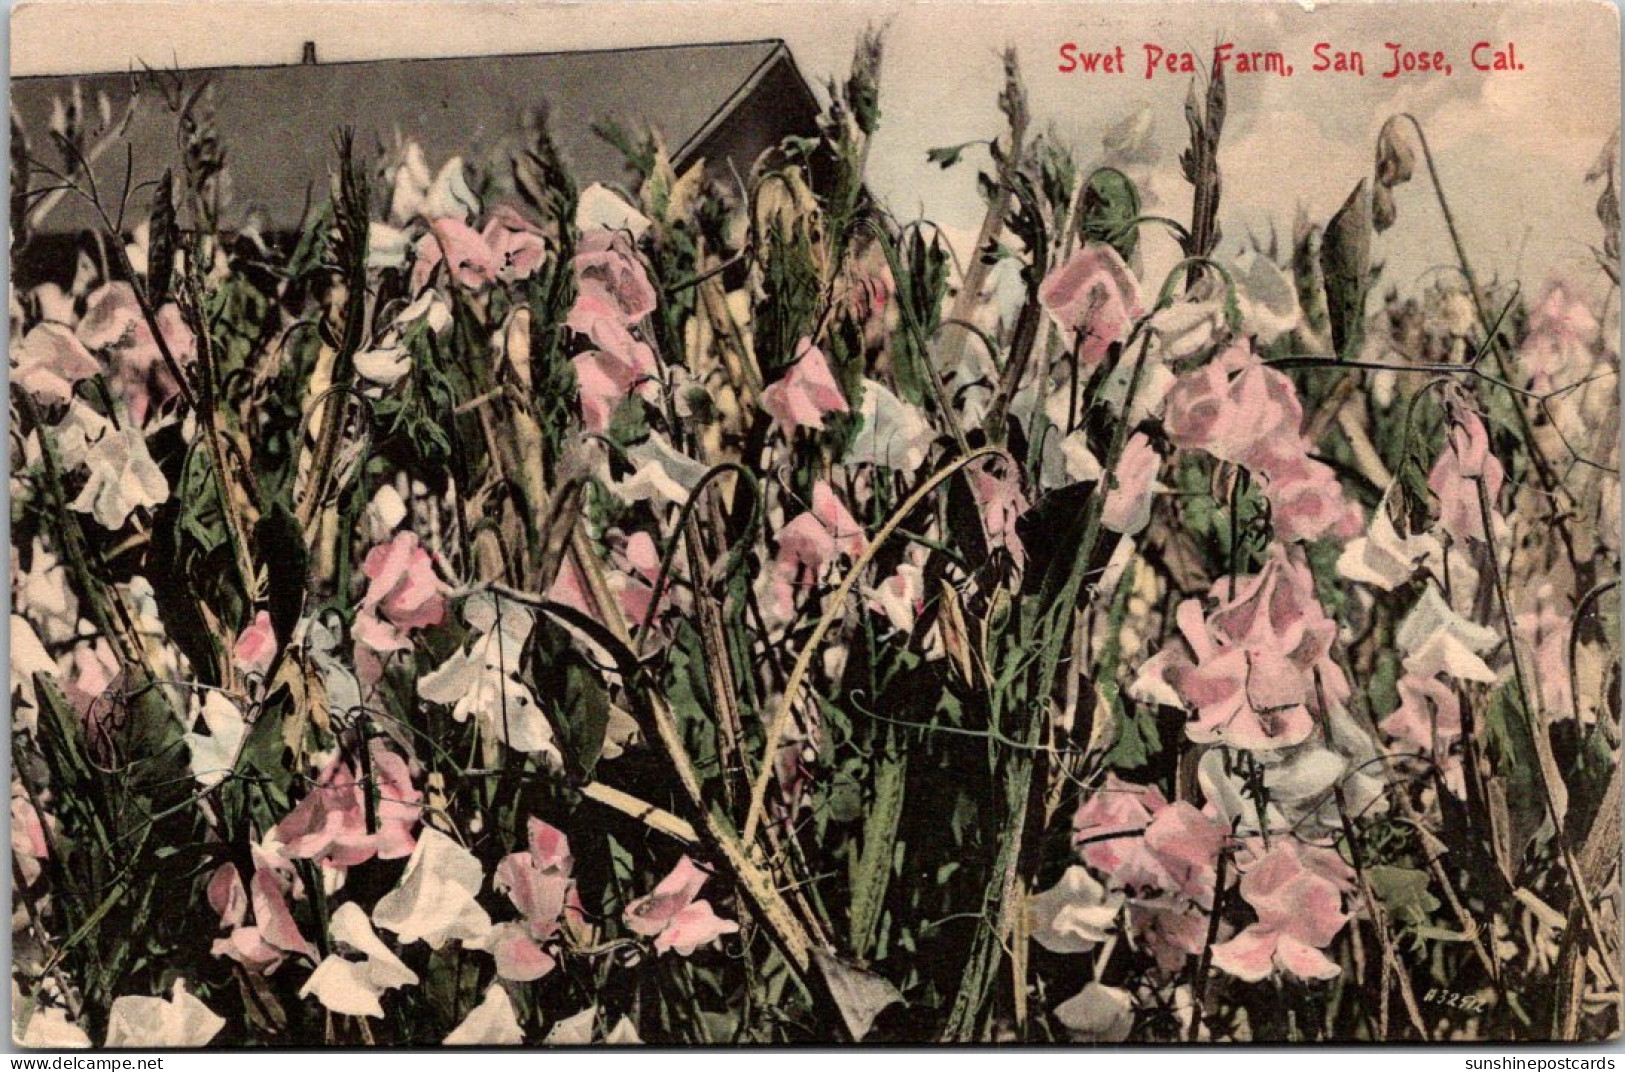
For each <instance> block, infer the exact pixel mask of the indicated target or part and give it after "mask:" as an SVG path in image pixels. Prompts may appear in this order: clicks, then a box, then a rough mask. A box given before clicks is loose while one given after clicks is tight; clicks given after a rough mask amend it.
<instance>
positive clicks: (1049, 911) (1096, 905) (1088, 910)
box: [1028, 864, 1123, 953]
mask: <svg viewBox="0 0 1625 1072" xmlns="http://www.w3.org/2000/svg"><path fill="white" fill-rule="evenodd" d="M1028 907H1029V909H1030V911H1031V912H1032V921H1033V927H1032V936H1033V941H1035V942H1037V943H1038V944H1039V945H1041V946H1043V947H1044V948H1045V949H1048V950H1050V951H1052V952H1055V953H1087V952H1088V951H1089V950H1091V949H1093V948H1094V947H1095V946H1097V945H1099V944H1100V943H1101V942H1104V941H1105V940H1106V937H1107V935H1108V934H1109V933H1110V932H1111V927H1112V923H1113V922H1114V921H1115V920H1116V919H1117V913H1118V910H1119V909H1121V908H1122V907H1123V898H1122V896H1121V895H1120V894H1115V893H1108V892H1107V890H1106V887H1105V886H1103V885H1102V884H1101V883H1100V882H1099V881H1098V880H1096V878H1095V877H1094V876H1093V875H1091V874H1090V873H1089V869H1088V868H1087V867H1084V866H1083V865H1082V864H1074V865H1073V866H1071V867H1069V868H1067V869H1066V874H1064V875H1062V876H1061V881H1059V882H1057V883H1056V884H1055V885H1054V886H1052V887H1050V888H1049V889H1047V890H1045V891H1044V892H1043V893H1039V894H1034V895H1033V896H1032V898H1031V899H1030V900H1029V901H1028Z"/></svg>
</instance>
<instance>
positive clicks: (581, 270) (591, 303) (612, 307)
mask: <svg viewBox="0 0 1625 1072" xmlns="http://www.w3.org/2000/svg"><path fill="white" fill-rule="evenodd" d="M570 267H571V269H572V270H573V271H574V273H575V279H576V300H575V304H574V305H573V306H571V307H570V315H569V317H568V319H567V320H566V323H568V324H569V326H570V329H571V330H572V331H577V332H580V333H581V334H583V335H591V334H592V333H593V327H594V325H596V324H597V323H598V322H599V321H601V320H609V321H611V322H612V323H615V324H618V325H620V326H621V327H630V326H632V325H634V324H636V323H637V322H638V321H640V320H642V319H643V318H644V317H646V316H648V315H649V314H650V313H652V312H654V309H655V303H656V295H655V288H654V285H653V284H652V283H650V282H649V275H648V273H647V272H646V271H645V270H644V267H643V262H642V261H641V260H640V259H639V258H638V255H637V250H636V248H635V247H634V246H633V244H632V240H631V238H630V237H629V236H628V235H627V234H625V233H624V232H621V231H594V232H591V233H589V234H585V235H583V236H582V238H581V244H580V245H579V246H578V247H577V252H576V255H575V257H574V258H573V259H572V260H571V261H570Z"/></svg>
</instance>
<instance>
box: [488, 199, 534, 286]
mask: <svg viewBox="0 0 1625 1072" xmlns="http://www.w3.org/2000/svg"><path fill="white" fill-rule="evenodd" d="M480 238H481V240H482V241H484V243H485V246H486V248H487V249H489V250H490V251H491V255H492V257H493V259H494V260H495V261H496V264H497V266H498V267H497V271H496V277H497V279H499V280H501V281H502V282H504V283H516V282H518V281H519V280H521V279H529V278H530V277H531V276H533V275H535V274H536V270H537V269H538V268H540V267H541V266H542V265H543V264H544V263H546V261H547V240H546V239H545V238H544V237H543V236H542V232H541V230H540V229H539V228H538V227H537V226H536V225H535V224H533V223H531V222H530V221H529V220H527V219H525V217H524V216H522V215H520V214H519V213H518V212H517V211H516V210H514V209H512V208H510V207H508V206H507V205H498V206H497V207H496V208H494V209H492V210H491V213H490V215H489V216H488V217H487V218H486V221H485V227H484V228H483V229H482V230H481V231H480Z"/></svg>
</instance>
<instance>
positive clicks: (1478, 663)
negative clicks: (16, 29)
mask: <svg viewBox="0 0 1625 1072" xmlns="http://www.w3.org/2000/svg"><path fill="white" fill-rule="evenodd" d="M881 58H882V42H881V41H880V39H879V38H868V39H865V40H864V41H863V42H861V43H860V46H859V49H858V51H857V54H856V57H855V60H854V63H853V67H852V71H851V74H850V77H849V78H848V79H847V80H846V81H845V82H844V83H842V84H839V85H836V86H834V87H832V90H831V102H830V105H829V108H828V111H827V113H826V115H825V125H824V130H823V134H822V136H821V137H820V138H816V139H797V140H792V141H789V142H786V143H785V144H784V145H783V146H781V147H780V148H778V149H777V150H775V151H772V152H770V153H768V154H767V155H765V156H764V157H763V158H762V159H760V160H759V161H758V162H757V165H756V167H755V168H754V169H753V170H752V171H751V172H750V174H748V175H746V176H742V177H741V180H740V181H739V182H738V183H736V184H732V185H729V184H726V183H721V182H719V181H713V180H711V179H707V178H706V177H705V172H704V170H703V168H702V167H700V166H698V165H696V166H695V167H694V168H692V169H689V170H687V171H685V172H684V173H682V174H678V173H677V172H676V171H675V170H674V169H673V167H672V165H671V162H670V158H669V156H668V154H667V151H666V149H665V147H664V146H663V144H662V142H661V140H660V138H659V134H658V132H655V131H627V130H622V129H618V128H606V129H604V131H603V134H604V136H605V137H606V138H609V139H611V140H612V141H614V142H615V144H617V145H618V146H619V147H620V148H621V150H622V151H623V152H624V154H625V157H626V159H627V162H628V165H629V167H630V169H632V171H634V172H635V173H636V174H637V175H638V176H639V177H640V183H639V184H637V185H636V186H635V188H628V189H618V188H611V187H609V186H606V185H602V184H592V185H587V186H584V187H583V186H579V185H578V184H577V183H576V181H575V180H573V179H572V177H571V174H570V171H569V167H568V161H564V160H561V159H560V158H559V155H558V153H557V152H556V150H555V149H554V147H553V143H552V141H551V140H550V138H549V137H548V134H547V130H546V125H545V119H543V118H541V117H539V118H538V122H537V124H536V126H535V131H534V141H533V144H532V147H531V148H530V149H529V150H528V151H525V152H522V153H520V154H518V155H517V156H515V157H514V158H513V159H512V161H511V166H510V167H509V168H507V169H505V170H504V169H498V170H496V171H494V172H492V173H478V172H476V170H475V169H473V168H470V167H467V166H465V164H464V162H463V161H462V160H461V159H451V160H428V159H425V157H424V154H423V153H422V151H421V150H420V149H419V148H418V147H417V146H416V145H414V144H412V143H411V142H410V141H405V142H403V143H402V144H399V145H394V146H385V147H377V146H361V145H358V144H352V143H351V140H350V139H349V138H347V137H344V136H342V135H341V136H340V137H339V138H338V139H337V140H336V143H335V147H334V156H333V172H334V177H333V182H332V189H331V197H330V199H328V200H327V202H326V203H325V205H322V206H319V207H318V209H316V210H313V212H312V214H311V218H310V220H309V222H308V224H307V226H306V227H305V229H304V230H303V232H302V233H301V234H299V235H297V236H295V239H296V240H295V241H293V242H291V243H289V244H287V245H286V246H280V245H277V244H274V243H270V242H268V241H267V240H265V239H263V238H261V237H260V236H258V235H256V234H254V233H252V232H245V233H226V232H224V231H222V230H221V229H220V228H218V227H217V226H216V225H215V223H214V221H215V220H216V219H218V218H219V217H218V209H219V206H220V205H221V203H222V201H223V199H224V198H225V197H226V196H228V192H229V184H228V182H227V179H228V178H229V174H230V171H229V164H228V161H229V154H227V153H226V152H225V151H224V149H223V148H222V145H221V144H220V139H219V138H218V137H217V135H216V133H215V132H214V131H213V130H212V128H211V124H210V118H209V113H208V97H207V95H205V94H193V95H192V96H191V97H190V99H189V100H188V104H187V108H188V109H189V110H188V111H187V112H186V113H185V114H184V115H182V116H181V117H180V122H179V126H178V129H179V130H180V131H181V132H182V142H181V146H180V150H181V151H180V152H179V153H178V154H177V157H176V162H175V168H174V170H173V171H172V172H171V173H170V174H168V175H166V176H165V177H164V179H163V180H162V181H161V182H159V183H156V184H146V185H139V184H138V185H135V186H133V187H131V188H129V189H126V190H124V191H108V190H106V189H97V188H96V187H95V186H94V185H93V184H91V183H89V182H87V181H86V178H87V176H88V175H89V173H90V172H89V170H88V166H87V163H86V160H87V156H88V155H89V154H90V153H92V152H95V151H97V150H98V144H97V138H98V137H99V136H100V127H101V124H102V123H103V122H105V118H101V119H99V118H98V106H97V103H96V102H95V101H91V100H84V99H75V100H68V101H64V102H62V108H61V109H60V111H59V116H58V120H57V122H56V124H55V129H54V130H53V131H52V134H51V137H50V139H49V140H42V141H37V142H35V143H29V144H23V145H21V146H17V147H16V151H15V152H14V156H13V189H14V191H15V196H14V200H13V222H14V225H16V227H17V228H18V233H17V236H16V242H17V243H18V248H24V246H25V245H26V243H27V242H29V241H30V234H29V229H30V227H31V226H32V225H33V224H36V223H37V222H38V221H39V220H40V219H41V218H42V217H43V214H44V213H48V212H49V211H50V210H51V207H52V205H53V204H54V203H56V202H58V201H60V199H61V198H63V197H72V198H83V199H86V200H87V201H90V202H93V203H94V205H95V206H96V208H97V210H98V212H99V213H100V214H101V219H102V220H103V221H104V223H105V224H106V228H105V233H103V234H101V235H100V236H99V237H98V238H97V240H96V241H95V242H94V243H91V244H90V245H89V246H87V250H88V252H87V253H86V254H85V255H84V256H83V257H81V259H80V261H79V263H78V267H77V270H76V271H74V272H70V273H69V275H70V276H71V280H72V281H71V283H69V284H63V285H58V284H55V283H41V284H38V285H34V286H31V287H27V288H19V289H16V290H14V292H13V294H12V300H11V329H12V340H13V341H12V347H11V384H12V388H11V458H12V466H11V490H12V502H13V512H12V541H13V552H12V555H13V557H12V600H13V613H12V618H11V644H12V647H11V667H12V669H11V700H12V712H13V717H12V733H13V738H12V740H13V746H12V754H13V778H12V786H11V815H12V852H13V878H14V887H15V897H14V906H15V910H14V914H13V919H12V927H13V940H14V948H15V961H14V968H13V970H14V976H13V978H14V984H13V985H14V988H15V995H16V1007H17V1023H16V1029H15V1030H16V1035H17V1037H18V1039H20V1040H21V1041H22V1042H24V1043H26V1044H28V1045H33V1046H53V1047H54V1046H85V1045H108V1046H130V1047H155V1046H201V1045H218V1046H224V1045H233V1046H237V1045H242V1046H262V1045H294V1044H300V1045H318V1044H342V1045H357V1044H361V1045H378V1046H388V1045H407V1044H411V1045H423V1044H438V1043H441V1042H445V1043H448V1044H485V1045H508V1044H520V1043H529V1044H538V1043H612V1044H615V1043H629V1042H636V1041H639V1040H642V1041H647V1042H660V1043H666V1044H674V1043H677V1044H680V1043H712V1044H730V1043H809V1042H842V1041H853V1040H864V1041H870V1042H876V1041H916V1042H919V1041H931V1040H943V1041H997V1042H1045V1043H1048V1042H1058V1041H1067V1040H1077V1041H1122V1040H1127V1039H1133V1040H1139V1041H1175V1040H1179V1041H1184V1040H1192V1041H1197V1040H1213V1041H1247V1040H1277V1041H1282V1040H1292V1041H1313V1040H1320V1039H1365V1040H1373V1039H1376V1040H1420V1039H1428V1040H1465V1039H1473V1038H1497V1039H1521V1038H1582V1037H1583V1038H1593V1037H1598V1036H1602V1035H1606V1034H1611V1033H1614V1032H1616V1031H1617V1030H1618V1029H1619V1021H1618V1007H1619V995H1620V956H1619V939H1618V934H1619V923H1620V920H1619V916H1618V910H1617V894H1618V887H1617V870H1618V867H1617V865H1618V853H1619V840H1618V824H1617V821H1616V819H1615V816H1616V815H1617V812H1618V808H1619V767H1618V762H1617V758H1618V746H1619V732H1620V731H1619V723H1618V721H1617V718H1616V711H1617V701H1618V688H1619V682H1618V672H1617V665H1616V654H1617V650H1618V621H1617V613H1616V607H1617V603H1618V593H1617V592H1616V591H1615V587H1614V586H1615V584H1616V583H1617V582H1616V577H1617V570H1618V531H1617V523H1616V519H1617V517H1618V514H1619V497H1618V470H1617V464H1618V424H1617V416H1616V394H1617V390H1618V383H1617V374H1618V354H1617V352H1616V348H1615V343H1614V340H1615V339H1616V337H1617V316H1618V301H1617V297H1618V295H1617V284H1615V283H1614V282H1613V281H1614V280H1615V279H1617V268H1618V249H1617V243H1616V241H1615V239H1614V238H1613V235H1614V234H1615V232H1616V231H1617V228H1618V211H1617V198H1616V194H1615V189H1616V187H1615V171H1616V168H1617V161H1616V150H1615V149H1614V148H1609V149H1608V150H1606V151H1605V152H1604V156H1603V159H1602V160H1601V161H1600V162H1599V165H1598V168H1597V170H1596V172H1595V173H1594V174H1593V175H1592V176H1590V177H1586V176H1580V175H1575V176H1558V177H1555V178H1554V180H1553V181H1556V182H1568V181H1571V182H1574V183H1580V182H1584V181H1590V182H1592V183H1594V184H1596V187H1597V189H1598V192H1599V193H1600V195H1601V199H1600V201H1599V205H1598V212H1599V217H1600V221H1599V224H1598V227H1597V235H1598V249H1597V251H1596V256H1597V265H1598V268H1597V271H1596V272H1595V273H1594V277H1595V278H1593V279H1586V280H1568V281H1554V282H1546V281H1543V280H1539V279H1535V280H1531V281H1530V282H1529V283H1528V284H1527V285H1526V284H1524V283H1522V282H1520V281H1517V280H1506V279H1497V280H1493V281H1491V280H1486V279H1481V278H1478V277H1477V276H1475V274H1474V273H1473V270H1472V262H1471V252H1472V251H1471V250H1469V249H1466V248H1464V247H1463V246H1462V245H1461V244H1460V243H1459V242H1458V243H1457V244H1456V246H1455V248H1454V249H1452V250H1447V251H1441V254H1440V255H1441V257H1444V256H1449V257H1450V258H1452V266H1451V268H1450V269H1449V270H1447V271H1441V272H1438V273H1435V274H1433V275H1431V276H1429V277H1426V278H1425V279H1424V280H1423V282H1421V283H1419V284H1416V287H1415V289H1414V292H1400V291H1398V290H1395V289H1393V288H1392V287H1390V286H1389V285H1388V283H1387V281H1386V280H1384V279H1383V278H1382V276H1381V274H1380V267H1379V266H1378V265H1376V264H1375V263H1374V260H1373V256H1372V242H1373V235H1374V234H1375V233H1377V232H1379V231H1387V232H1389V234H1388V240H1394V239H1395V238H1396V237H1397V239H1398V240H1401V241H1403V240H1405V228H1406V226H1407V224H1408V223H1413V222H1414V221H1416V220H1420V219H1426V220H1427V221H1428V223H1429V224H1430V226H1436V223H1437V218H1438V216H1437V214H1439V213H1441V212H1442V213H1443V214H1444V215H1445V216H1446V217H1447V218H1448V216H1449V211H1450V209H1449V190H1448V180H1449V176H1448V175H1441V174H1439V173H1438V171H1437V169H1435V167H1434V166H1433V160H1432V157H1431V156H1430V155H1429V154H1428V148H1427V144H1426V141H1425V132H1424V130H1423V129H1422V127H1421V126H1420V125H1418V124H1416V123H1415V122H1414V121H1412V120H1410V119H1409V118H1408V117H1396V118H1395V119H1394V120H1392V121H1390V123H1389V124H1388V125H1387V126H1386V127H1385V128H1384V130H1383V134H1382V137H1381V138H1380V139H1379V141H1378V144H1376V145H1375V146H1374V147H1373V148H1374V168H1373V173H1372V175H1371V177H1370V178H1369V179H1368V180H1367V181H1366V182H1362V183H1361V184H1360V185H1359V186H1358V187H1357V188H1356V189H1354V190H1353V191H1352V192H1351V194H1350V196H1349V198H1348V201H1347V203H1346V204H1345V205H1344V206H1343V208H1342V210H1341V211H1340V212H1338V213H1337V214H1336V216H1335V217H1333V218H1332V219H1330V220H1322V221H1310V220H1301V221H1300V223H1299V225H1298V227H1297V228H1296V230H1295V233H1294V234H1293V236H1292V238H1291V241H1290V242H1285V241H1279V242H1278V241H1276V240H1271V241H1270V242H1268V243H1264V242H1258V241H1241V240H1238V239H1235V238H1231V237H1222V236H1221V233H1220V228H1219V220H1220V218H1221V216H1222V215H1223V212H1222V209H1223V197H1222V190H1223V186H1222V182H1221V174H1222V157H1223V137H1224V125H1225V112H1226V109H1227V105H1228V103H1229V102H1228V101H1227V91H1226V87H1225V84H1224V82H1223V79H1222V77H1221V78H1216V79H1214V80H1213V81H1211V82H1209V83H1201V84H1198V85H1195V86H1193V88H1192V90H1191V96H1190V98H1189V101H1188V103H1187V105H1186V111H1185V117H1186V119H1187V120H1188V125H1189V135H1190V138H1189V145H1188V147H1187V148H1185V150H1184V153H1183V156H1182V158H1181V162H1182V164H1183V169H1184V177H1185V179H1186V181H1187V182H1188V184H1189V194H1190V209H1189V212H1188V213H1175V214H1174V215H1167V214H1161V213H1164V212H1166V211H1167V210H1166V209H1164V208H1161V207H1159V209H1158V213H1159V214H1153V213H1151V212H1149V211H1145V210H1143V209H1142V206H1141V195H1140V191H1139V190H1138V188H1137V186H1136V183H1135V182H1134V180H1133V179H1131V178H1130V177H1129V176H1128V175H1127V174H1125V173H1124V172H1123V171H1120V170H1117V169H1115V168H1107V167H1101V168H1096V169H1095V170H1092V171H1091V170H1087V168H1088V167H1090V166H1092V165H1091V164H1090V163H1089V161H1088V160H1087V159H1085V158H1084V156H1083V155H1075V154H1074V153H1073V152H1072V151H1071V150H1070V149H1069V148H1068V147H1067V146H1066V145H1064V144H1062V143H1060V142H1058V141H1057V140H1056V139H1055V138H1054V137H1053V136H1051V135H1048V134H1042V133H1039V130H1040V129H1041V123H1040V117H1035V116H1030V115H1029V114H1028V106H1027V103H1026V98H1025V95H1024V93H1023V90H1022V86H1021V82H1020V78H1019V74H1018V72H1017V68H1016V63H1015V58H1014V57H1013V56H1011V57H1009V58H1008V60H1007V71H1008V82H1007V84H1006V85H1005V86H1004V87H1003V91H1002V94H1001V95H1000V97H999V101H1000V105H1001V108H1002V110H1003V112H1004V114H1005V116H1006V118H1007V120H1008V126H1007V128H1006V129H1004V130H1002V131H989V132H988V135H989V140H988V141H987V142H985V143H976V144H973V145H970V146H959V147H955V148H952V149H944V150H939V151H937V152H934V153H933V154H932V159H931V161H922V162H921V166H922V167H932V166H941V167H948V168H955V169H958V170H960V171H963V173H964V176H965V181H966V182H973V181H974V182H977V183H979V184H980V187H981V189H982V191H983V192H984V194H985V196H986V200H987V205H988V209H987V220H986V224H985V225H984V227H983V228H982V232H981V236H980V239H979V245H978V247H977V249H976V252H975V253H974V255H972V256H970V257H968V258H965V259H964V261H963V262H961V260H960V259H959V258H956V256H955V255H954V253H953V251H952V250H951V249H950V247H949V246H948V244H947V243H946V242H945V241H943V240H942V239H941V237H940V235H939V233H938V232H937V230H936V229H935V228H934V227H933V226H932V225H931V224H929V223H925V222H912V223H908V222H902V221H899V220H896V219H894V218H892V217H891V216H890V215H888V213H887V212H886V211H885V208H884V206H882V205H879V204H877V203H875V201H874V200H873V199H872V198H871V196H870V195H869V193H868V192H867V190H866V187H865V184H864V162H865V158H866V155H867V149H868V145H869V142H870V140H871V138H872V137H873V136H874V134H875V132H876V130H877V129H878V126H879V123H880V122H881V113H882V105H883V96H882V94H881V93H880V84H881V79H880V69H881ZM997 88H998V87H988V89H989V92H990V93H991V92H993V91H995V90H996V89H997ZM978 167H980V169H981V171H980V173H979V174H973V172H975V170H976V169H977V168H978ZM1282 182H1283V191H1282V193H1283V198H1285V199H1290V194H1291V189H1290V176H1286V177H1283V179H1282ZM1429 233H1432V232H1431V231H1430V232H1429ZM1451 234H1452V236H1454V234H1455V229H1454V225H1453V222H1452V223H1451ZM1169 236H1172V238H1173V240H1176V241H1177V242H1178V243H1179V244H1180V246H1181V248H1182V250H1183V259H1182V260H1181V261H1180V262H1179V264H1178V265H1177V267H1175V268H1174V270H1173V271H1172V272H1171V273H1169V274H1167V275H1166V276H1165V277H1159V278H1146V277H1145V274H1144V269H1143V268H1142V267H1141V266H1142V265H1143V263H1144V261H1145V257H1144V256H1143V253H1144V250H1143V248H1142V246H1143V244H1144V243H1147V242H1151V241H1160V242H1166V241H1168V240H1169ZM1007 262H1008V263H1007ZM1000 280H1002V281H1003V282H1000ZM1599 284H1601V285H1599ZM1005 299H1009V300H1005Z"/></svg>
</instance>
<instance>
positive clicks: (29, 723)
mask: <svg viewBox="0 0 1625 1072" xmlns="http://www.w3.org/2000/svg"><path fill="white" fill-rule="evenodd" d="M35 674H44V675H45V676H46V677H47V678H54V677H55V676H56V674H57V669H56V660H55V659H53V658H51V655H50V653H49V652H47V651H46V650H45V645H44V644H42V643H40V638H39V635H38V634H37V633H35V632H34V627H33V626H32V625H30V624H29V623H28V619H26V618H20V617H18V616H17V615H15V614H13V615H12V616H11V694H12V695H13V696H15V697H17V698H18V699H17V703H16V704H15V705H14V707H13V709H12V723H13V725H15V726H21V727H22V728H24V729H26V730H28V731H29V732H30V733H32V732H33V731H34V729H35V727H36V725H37V720H38V717H39V697H38V695H37V694H36V692H35V688H34V675H35Z"/></svg>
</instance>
